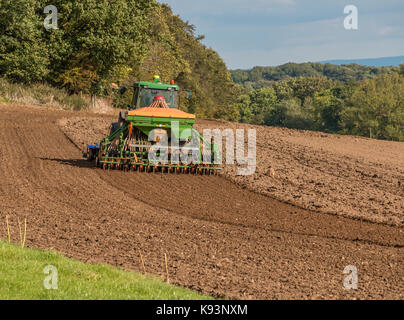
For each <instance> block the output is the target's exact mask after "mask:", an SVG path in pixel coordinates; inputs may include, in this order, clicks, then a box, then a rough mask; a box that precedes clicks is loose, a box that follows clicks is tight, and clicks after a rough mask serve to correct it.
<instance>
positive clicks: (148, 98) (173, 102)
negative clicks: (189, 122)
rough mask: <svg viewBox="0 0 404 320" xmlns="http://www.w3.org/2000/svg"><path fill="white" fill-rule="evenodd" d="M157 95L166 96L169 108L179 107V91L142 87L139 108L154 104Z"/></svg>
mask: <svg viewBox="0 0 404 320" xmlns="http://www.w3.org/2000/svg"><path fill="white" fill-rule="evenodd" d="M155 96H164V98H165V100H166V103H167V105H168V107H169V108H175V109H177V108H178V100H177V99H178V93H177V91H175V90H172V91H171V90H161V89H149V88H141V89H140V96H139V100H138V101H139V105H138V107H139V108H143V107H148V106H150V105H151V104H152V102H153V99H154V97H155Z"/></svg>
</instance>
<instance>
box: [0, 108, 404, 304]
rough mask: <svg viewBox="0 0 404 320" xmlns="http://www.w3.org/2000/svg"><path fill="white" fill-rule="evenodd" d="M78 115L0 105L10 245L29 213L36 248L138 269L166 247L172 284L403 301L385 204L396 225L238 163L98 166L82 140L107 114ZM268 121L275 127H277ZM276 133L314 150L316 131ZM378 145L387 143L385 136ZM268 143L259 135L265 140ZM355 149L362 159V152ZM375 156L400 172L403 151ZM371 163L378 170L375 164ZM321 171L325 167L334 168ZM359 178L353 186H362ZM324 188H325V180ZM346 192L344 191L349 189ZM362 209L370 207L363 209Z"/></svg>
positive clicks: (158, 259) (402, 237)
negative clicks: (183, 167) (177, 171)
mask: <svg viewBox="0 0 404 320" xmlns="http://www.w3.org/2000/svg"><path fill="white" fill-rule="evenodd" d="M80 115H81V116H80V117H78V113H73V112H63V111H55V110H50V109H44V108H34V107H24V106H13V105H7V104H0V124H1V125H0V142H1V144H0V177H1V181H2V182H1V184H0V212H1V217H0V219H1V220H0V224H1V230H3V231H2V232H0V239H3V240H5V239H6V238H7V234H6V231H5V230H6V229H5V215H9V219H10V221H11V228H12V239H13V241H14V242H17V241H18V237H19V235H18V226H17V217H20V218H23V217H27V220H28V233H27V245H28V246H29V247H37V248H54V249H56V250H57V251H60V252H62V253H64V254H65V255H67V256H69V257H75V258H78V259H80V260H83V261H88V262H92V263H109V264H112V265H116V266H120V267H123V268H126V269H131V270H135V271H138V272H140V271H141V270H142V267H141V262H140V259H139V253H138V249H140V250H141V252H142V254H143V258H144V260H145V263H146V269H147V272H149V273H152V274H156V275H160V274H162V273H163V266H162V263H163V260H164V254H167V257H168V263H169V274H170V280H171V282H172V283H176V284H179V285H181V286H186V287H190V288H193V289H195V290H198V291H201V292H203V293H205V294H212V295H214V296H219V297H227V298H254V299H256V298H263V299H285V298H288V299H293V298H296V299H315V298H332V299H341V298H342V299H343V298H348V299H350V298H362V299H372V298H384V299H402V298H404V269H403V267H402V266H403V262H404V261H403V260H404V229H403V227H402V226H399V223H402V216H401V217H400V215H399V214H397V215H395V214H391V213H390V211H388V214H389V215H391V217H396V216H397V217H398V219H401V220H397V221H395V220H394V219H393V218H392V219H393V220H391V221H390V220H386V222H397V225H398V226H389V225H386V224H378V223H372V222H366V221H364V220H363V219H362V220H359V219H358V220H353V219H350V218H346V217H342V216H338V215H331V214H325V213H321V212H316V211H310V210H307V209H300V208H298V207H297V206H293V205H290V204H286V203H284V202H281V201H278V200H275V199H273V198H271V197H267V196H264V195H262V194H259V193H255V192H252V191H250V190H247V188H249V189H254V188H255V187H254V186H252V185H251V183H252V182H251V181H250V180H249V178H245V177H243V179H246V180H243V181H240V179H239V178H240V177H233V176H231V170H232V169H231V168H230V169H226V173H225V175H227V177H228V179H225V178H223V177H221V176H218V177H200V176H188V175H181V176H178V175H161V174H154V175H153V174H142V173H124V172H119V171H103V170H100V169H96V168H93V167H92V166H90V165H89V163H87V162H86V161H84V160H81V151H80V150H79V148H80V147H81V145H82V143H83V142H84V143H88V142H93V141H97V140H98V139H95V138H97V136H98V135H99V134H102V135H103V134H104V133H105V131H104V130H105V128H106V124H107V123H108V121H109V120H110V119H111V117H110V116H97V115H94V114H80ZM89 123H91V124H92V129H91V128H90V129H89V128H88V124H89ZM205 124H206V125H207V126H208V125H209V126H215V125H216V124H217V123H215V122H207V121H203V122H201V123H200V124H199V125H200V126H201V125H202V126H204V125H205ZM219 124H220V125H227V124H225V123H219ZM62 128H63V130H62ZM271 130H273V129H268V132H269V133H268V134H274V133H275V132H271ZM277 130H279V135H281V134H282V132H283V136H284V137H283V138H282V139H280V138H279V141H282V143H285V142H284V141H289V143H290V145H293V146H297V145H299V144H301V145H302V148H308V146H306V147H304V146H303V145H304V144H305V143H306V144H310V143H311V144H312V149H315V148H316V142H315V137H314V138H312V137H311V136H310V135H312V133H300V134H302V135H303V134H307V135H308V137H309V139H308V140H311V139H312V141H311V142H310V141H309V142H307V141H306V142H305V141H304V139H303V140H299V137H295V138H296V139H294V135H295V134H296V133H294V132H292V131H291V132H290V137H289V138H288V135H289V130H285V131H283V130H280V129H277ZM313 135H315V134H313ZM257 136H258V137H259V134H257ZM330 137H331V138H329V139H330V140H332V139H334V138H333V136H330ZM343 138H345V137H343ZM288 139H289V140H288ZM318 139H319V140H321V139H323V138H322V137H321V136H320V137H318ZM324 139H325V138H324ZM335 139H337V138H335ZM350 139H356V138H352V137H350ZM358 139H359V140H361V139H360V138H358ZM72 142H73V143H72ZM271 143H272V142H271ZM330 143H333V142H332V141H330ZM366 143H367V140H366V139H364V144H366ZM377 143H378V144H379V143H380V147H383V146H384V148H386V150H390V143H389V142H385V144H384V142H377ZM290 145H287V144H286V143H285V145H282V148H285V149H284V157H286V158H287V159H291V158H293V157H297V155H299V156H301V157H302V160H296V161H297V162H298V161H302V162H303V161H307V163H310V161H309V160H307V159H306V158H305V157H306V154H307V153H305V154H299V151H298V148H297V147H296V149H293V148H292V150H291V152H290V153H289V151H288V150H289V149H288V148H287V147H288V146H290ZM323 145H324V149H327V148H337V147H336V146H335V145H333V146H330V145H329V144H328V143H327V142H324V144H323ZM391 145H394V144H391ZM77 146H78V147H79V148H77ZM261 146H262V145H261V144H260V142H259V146H258V149H259V148H260V147H261ZM270 146H271V144H269V147H268V148H269V149H270V148H271V147H270ZM262 147H266V146H262ZM362 148H364V149H366V146H362ZM397 149H399V147H397ZM327 150H328V152H330V153H331V151H332V150H329V149H327ZM393 151H394V150H393ZM260 152H261V151H259V157H260ZM350 152H352V154H353V155H352V157H354V152H355V150H354V149H352V151H350ZM364 152H365V151H364ZM394 152H395V151H394ZM337 153H338V152H335V153H334V154H337ZM397 155H399V154H397ZM272 156H273V155H272V154H271V155H269V156H268V157H269V159H270V160H269V162H268V163H271V165H272V163H274V165H273V167H275V177H274V178H273V179H279V180H280V185H279V188H280V186H282V185H283V184H282V183H284V182H283V180H281V179H280V176H281V175H280V170H282V168H279V167H276V162H274V160H273V159H276V157H275V158H272ZM341 157H343V156H341ZM388 158H390V160H391V162H390V163H389V165H390V166H394V161H397V162H396V166H397V169H399V170H401V171H399V170H398V171H397V172H398V174H396V175H394V173H392V171H389V170H390V167H389V166H388V165H387V164H386V163H387V160H388ZM305 159H306V160H305ZM321 159H323V160H321V163H320V164H313V166H314V167H317V166H320V165H321V164H322V163H324V162H326V161H325V160H328V161H329V162H330V164H332V165H330V167H331V168H334V167H333V165H334V161H333V160H332V159H331V158H328V159H325V158H321ZM265 161H266V160H265ZM352 161H353V160H352ZM375 161H381V162H383V161H386V163H384V165H383V166H382V167H381V168H379V166H377V165H374V167H375V168H377V170H379V169H380V170H384V172H386V173H388V174H389V177H391V179H397V177H402V169H403V168H402V166H401V167H400V158H399V157H398V158H397V159H396V160H394V158H393V156H390V157H386V159H385V160H383V157H381V156H380V157H379V158H375ZM364 162H365V161H363V162H358V165H363V163H364ZM265 163H267V162H265ZM368 165H369V167H366V168H368V169H369V170H370V169H371V167H372V165H371V164H368ZM361 168H362V169H359V170H362V172H365V173H367V171H364V169H363V167H361ZM375 168H373V169H374V170H376V169H375ZM386 168H388V169H386ZM259 170H262V168H261V167H259ZM284 170H286V169H284ZM323 170H325V171H324V172H325V174H324V175H327V174H328V173H327V172H329V170H334V169H329V168H328V167H326V168H324V169H323ZM229 172H230V173H229ZM293 172H294V171H293ZM310 172H312V171H310ZM378 172H379V171H378ZM258 173H259V174H260V172H258ZM262 174H263V173H262ZM292 174H293V173H291V175H292ZM400 175H401V176H400ZM258 176H259V175H258ZM232 179H234V180H236V181H237V183H238V184H239V185H237V184H235V183H233V182H232ZM290 179H292V177H290ZM293 179H297V178H293ZM355 179H356V178H355ZM355 179H353V180H354V181H353V182H352V184H354V183H359V182H357V181H356V180H355ZM369 179H370V178H369ZM372 179H373V178H372ZM374 179H377V178H374ZM366 181H367V180H366ZM342 182H345V180H344V181H342V180H341V181H340V183H342ZM379 183H381V182H379ZM383 183H384V182H383ZM285 185H286V184H285ZM366 185H367V184H366V183H364V187H366ZM387 186H388V183H387V182H385V185H384V184H383V188H385V190H393V191H392V192H390V193H394V194H396V197H397V198H398V200H399V199H402V197H403V194H402V190H401V191H400V190H399V189H397V188H393V189H388V188H387ZM258 189H259V188H258ZM258 189H257V190H258ZM291 190H292V189H289V194H291V192H292V191H291ZM378 190H379V189H374V193H375V196H378V193H379V192H383V191H378ZM380 190H384V189H380ZM258 191H262V190H258ZM317 192H318V194H321V192H320V189H319V190H317ZM386 193H387V191H386ZM274 195H276V194H274ZM328 196H330V195H327V194H325V195H324V196H322V198H327V197H328ZM338 197H341V198H340V199H344V198H343V197H344V195H339V196H338ZM399 197H401V198H399ZM285 200H288V199H285ZM291 200H292V199H291ZM319 200H320V196H319ZM399 201H400V200H399ZM294 202H295V203H297V204H299V205H301V203H298V202H296V201H294ZM352 203H353V202H352ZM394 204H395V205H397V204H398V205H402V203H401V202H395V203H394ZM347 206H349V204H348V205H347ZM361 206H362V207H363V208H364V209H363V212H365V211H366V209H365V208H366V206H365V205H364V204H361ZM340 207H343V205H342V204H340ZM393 208H394V205H393ZM370 212H371V211H370ZM344 214H345V215H347V216H349V215H351V216H353V214H348V213H345V212H344ZM371 214H372V215H373V213H372V212H371ZM401 214H402V211H401ZM381 216H382V215H381ZM358 217H359V216H358ZM360 217H363V216H360ZM371 219H372V218H369V219H368V220H371ZM380 221H381V222H384V220H380ZM400 221H401V222H400ZM347 265H355V266H356V267H357V268H358V271H359V289H358V290H357V291H347V290H344V288H343V279H344V277H345V275H344V274H343V270H344V268H345V266H347ZM59 272H63V271H62V270H60V271H59Z"/></svg>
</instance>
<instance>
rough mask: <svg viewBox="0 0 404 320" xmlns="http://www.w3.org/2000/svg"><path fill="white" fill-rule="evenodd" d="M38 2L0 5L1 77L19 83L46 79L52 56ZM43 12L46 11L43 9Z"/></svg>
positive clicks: (15, 1) (23, 0)
mask: <svg viewBox="0 0 404 320" xmlns="http://www.w3.org/2000/svg"><path fill="white" fill-rule="evenodd" d="M38 7H39V2H38V1H37V0H2V1H1V2H0V75H3V76H6V77H8V78H9V79H11V80H13V81H17V82H24V83H31V82H34V81H40V80H43V79H44V78H45V77H46V75H47V73H48V68H49V55H48V52H47V47H46V43H44V42H43V41H42V40H43V33H44V27H43V18H42V19H41V17H39V16H38V15H37V14H36V10H37V9H38ZM42 10H43V9H42Z"/></svg>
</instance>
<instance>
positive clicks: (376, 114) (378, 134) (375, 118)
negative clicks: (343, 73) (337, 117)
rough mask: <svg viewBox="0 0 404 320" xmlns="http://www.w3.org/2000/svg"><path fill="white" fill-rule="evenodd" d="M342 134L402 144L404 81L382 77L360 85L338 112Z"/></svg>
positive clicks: (396, 76) (397, 76)
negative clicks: (343, 107)
mask: <svg viewBox="0 0 404 320" xmlns="http://www.w3.org/2000/svg"><path fill="white" fill-rule="evenodd" d="M341 127H342V130H343V132H345V133H349V134H357V135H362V136H368V137H371V138H378V139H389V140H398V141H403V140H404V134H403V133H404V78H403V77H401V76H399V75H398V74H397V73H393V74H390V75H381V76H379V77H378V78H377V79H375V80H367V81H364V82H362V83H361V84H360V86H359V88H358V90H356V91H355V92H354V94H353V95H352V97H351V98H350V99H349V101H348V102H347V107H346V108H345V109H344V110H343V111H342V112H341Z"/></svg>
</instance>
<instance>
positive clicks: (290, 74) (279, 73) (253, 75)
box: [231, 62, 398, 89]
mask: <svg viewBox="0 0 404 320" xmlns="http://www.w3.org/2000/svg"><path fill="white" fill-rule="evenodd" d="M397 71H398V68H397V67H393V66H391V67H390V66H388V67H371V66H362V65H358V64H354V63H353V64H348V65H341V66H338V65H334V64H330V63H313V62H306V63H286V64H283V65H281V66H278V67H254V68H252V69H250V70H240V69H238V70H232V71H231V76H232V79H233V81H234V82H235V83H237V84H240V85H243V86H244V87H246V88H248V89H260V88H263V87H268V86H270V85H271V84H272V83H273V82H276V81H281V80H287V79H289V78H296V77H326V78H328V79H331V80H337V81H343V82H346V81H360V80H370V79H375V78H376V77H377V76H379V75H381V74H386V73H392V72H397Z"/></svg>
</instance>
